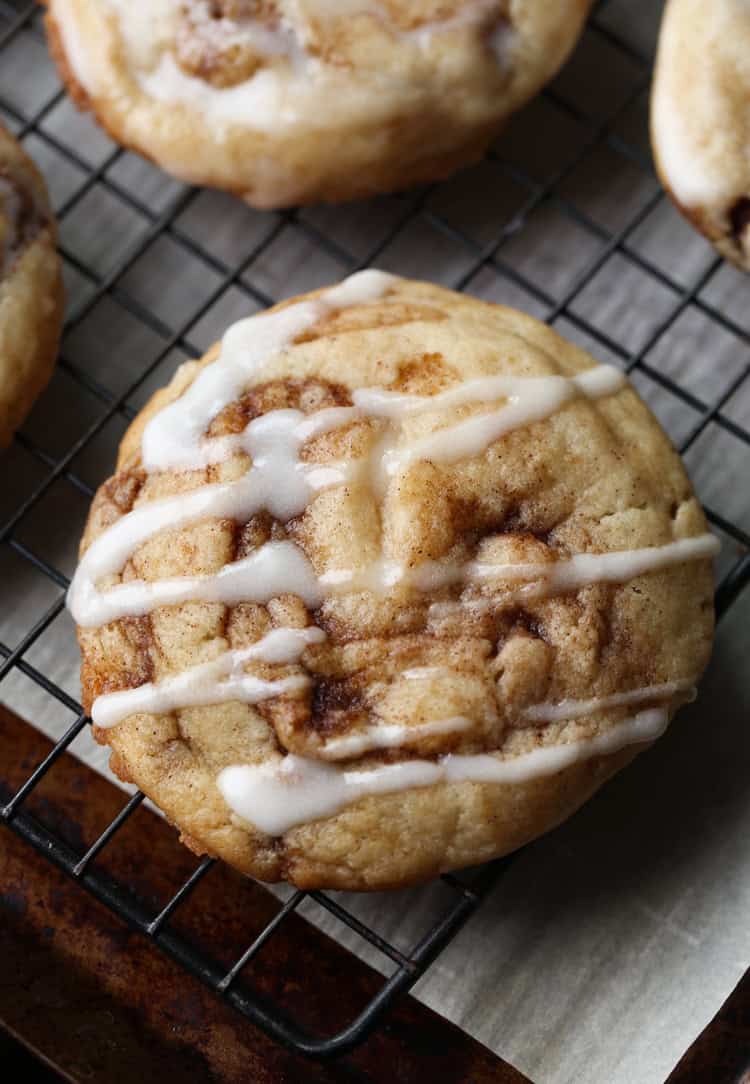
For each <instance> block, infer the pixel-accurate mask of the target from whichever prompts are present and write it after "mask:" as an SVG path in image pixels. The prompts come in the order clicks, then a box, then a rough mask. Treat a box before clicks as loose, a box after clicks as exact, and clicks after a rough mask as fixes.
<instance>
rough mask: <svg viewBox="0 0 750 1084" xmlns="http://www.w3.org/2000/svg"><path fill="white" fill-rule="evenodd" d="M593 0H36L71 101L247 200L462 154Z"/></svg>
mask: <svg viewBox="0 0 750 1084" xmlns="http://www.w3.org/2000/svg"><path fill="white" fill-rule="evenodd" d="M589 6H590V0H560V2H558V3H555V4H550V3H546V2H544V0H452V2H447V0H406V2H403V0H398V2H397V0H340V2H339V0H337V2H335V3H332V2H331V0H127V2H125V0H48V7H49V14H48V16H47V29H48V34H49V39H50V44H51V48H52V51H53V53H54V55H55V56H56V57H57V60H58V63H59V67H60V70H61V72H62V75H63V77H64V79H65V81H66V82H67V84H68V87H69V89H70V91H71V93H72V95H73V96H74V98H75V100H76V101H77V102H78V104H79V105H81V106H83V107H89V108H91V109H92V110H93V111H94V113H95V114H96V116H97V118H98V119H99V121H100V122H101V123H102V125H103V126H104V127H105V128H106V129H107V130H108V131H109V132H110V133H111V135H112V136H113V137H114V138H115V139H117V140H119V141H120V142H121V143H123V144H124V145H125V146H128V147H132V148H133V149H135V150H137V151H140V152H141V153H142V154H145V155H146V156H147V157H149V158H152V159H153V160H154V161H155V162H157V163H158V164H159V165H161V166H162V167H163V168H164V169H165V170H167V171H168V172H170V173H173V174H174V175H175V176H177V177H180V178H182V179H184V180H188V181H191V182H194V183H197V184H205V185H213V186H215V187H217V188H225V189H229V190H230V191H233V192H236V193H238V194H239V195H241V196H243V197H244V198H245V199H246V200H247V201H248V202H249V203H251V204H253V205H254V206H256V207H283V206H288V205H290V204H295V203H311V202H314V201H319V200H328V201H337V200H346V199H354V198H357V197H362V196H369V195H372V194H373V193H377V192H386V191H390V190H393V189H397V188H404V187H406V186H408V185H413V184H417V183H421V182H424V181H431V180H435V179H437V178H441V177H444V176H446V175H447V174H449V173H450V172H452V171H453V170H455V169H457V168H458V167H459V166H462V165H466V164H467V163H469V162H472V161H474V160H476V159H477V158H478V157H479V156H480V155H481V153H482V152H483V150H484V149H485V148H486V146H487V144H488V143H489V141H490V140H491V138H492V137H493V136H494V134H495V133H496V132H497V130H498V128H499V127H500V126H501V124H502V122H503V121H504V120H505V119H506V118H507V117H508V116H509V115H510V114H511V113H512V112H514V110H516V109H518V108H519V107H520V106H521V105H523V103H524V102H525V101H526V100H527V99H528V98H530V97H531V96H532V95H533V94H534V93H536V91H537V90H538V89H539V88H540V87H541V86H542V85H543V84H544V83H545V82H546V81H547V80H548V79H550V78H551V77H552V76H553V75H554V74H555V72H556V71H557V69H558V68H559V67H560V65H561V64H562V63H563V61H564V59H565V58H566V56H567V54H568V53H569V52H570V50H571V48H572V47H573V44H574V43H575V41H576V39H577V37H578V34H579V32H580V30H581V26H582V23H583V20H584V18H585V15H586V12H587V10H588V8H589Z"/></svg>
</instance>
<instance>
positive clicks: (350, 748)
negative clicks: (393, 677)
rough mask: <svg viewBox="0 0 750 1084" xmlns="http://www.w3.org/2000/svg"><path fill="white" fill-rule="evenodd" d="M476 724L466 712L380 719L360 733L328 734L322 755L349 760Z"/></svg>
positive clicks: (466, 728)
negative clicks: (419, 719)
mask: <svg viewBox="0 0 750 1084" xmlns="http://www.w3.org/2000/svg"><path fill="white" fill-rule="evenodd" d="M404 676H406V675H404ZM473 725H474V724H473V723H472V721H471V719H467V718H466V716H465V715H452V716H450V717H449V718H446V719H432V720H430V721H428V722H426V723H414V724H413V725H412V726H401V725H400V724H398V723H380V724H378V725H377V726H368V727H367V729H366V730H362V731H360V732H359V733H358V734H345V735H342V737H340V738H328V740H327V741H325V742H323V744H322V746H321V748H320V756H321V757H322V758H323V759H324V760H348V759H350V758H353V757H358V756H361V755H362V754H363V753H369V752H372V750H373V749H398V748H400V747H401V746H403V745H410V744H412V743H413V742H417V741H421V739H422V738H427V737H430V736H432V735H434V734H457V733H460V732H461V731H464V730H470V729H471V727H472V726H473Z"/></svg>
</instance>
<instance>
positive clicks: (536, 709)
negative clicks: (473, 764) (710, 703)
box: [522, 680, 695, 723]
mask: <svg viewBox="0 0 750 1084" xmlns="http://www.w3.org/2000/svg"><path fill="white" fill-rule="evenodd" d="M681 692H685V693H692V694H693V695H695V686H694V685H693V682H692V681H690V680H682V681H665V682H663V683H662V684H661V685H644V686H643V687H642V688H640V689H629V690H627V691H626V692H621V693H612V694H611V695H610V696H594V697H592V698H591V699H590V700H559V701H558V702H557V703H549V704H532V705H531V706H530V707H528V708H524V710H523V712H522V715H523V717H524V719H528V720H529V721H530V722H538V723H559V722H564V721H565V720H567V719H578V718H580V717H581V716H582V715H594V714H596V712H599V711H603V710H604V709H606V708H621V707H628V706H629V705H630V704H643V703H644V702H645V701H647V700H665V699H667V698H669V697H671V696H674V695H675V693H681Z"/></svg>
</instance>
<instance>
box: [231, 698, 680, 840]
mask: <svg viewBox="0 0 750 1084" xmlns="http://www.w3.org/2000/svg"><path fill="white" fill-rule="evenodd" d="M667 723H668V715H667V712H666V711H665V710H663V709H661V708H654V709H651V710H648V711H642V712H639V713H638V714H637V715H635V716H634V717H633V718H631V719H626V720H624V721H623V722H620V723H616V724H615V725H614V726H612V727H610V728H609V730H607V731H605V733H603V734H599V735H597V736H596V737H593V738H583V739H581V740H578V741H571V742H566V743H564V744H559V745H548V746H543V747H541V748H539V749H535V750H533V751H532V752H530V753H522V754H521V755H519V756H515V757H511V758H506V759H503V758H501V757H500V756H498V755H495V754H490V753H480V754H477V755H469V754H448V755H447V756H444V757H441V758H440V759H439V760H437V761H428V760H408V761H403V762H401V763H399V764H383V765H381V766H380V767H377V768H371V769H364V770H358V769H356V768H352V769H343V768H341V767H337V766H336V765H333V764H324V763H321V762H320V761H316V760H310V759H308V758H306V757H299V756H295V755H293V754H291V755H287V756H285V757H283V758H281V759H279V760H277V761H273V762H270V761H267V762H265V763H263V764H257V765H251V764H238V765H233V766H231V767H229V768H225V769H224V770H223V771H221V772H220V773H219V776H218V778H217V785H218V787H219V790H220V791H221V793H222V795H223V797H224V800H225V802H226V803H227V805H228V806H229V807H230V809H231V810H232V811H233V812H234V813H236V814H237V815H238V816H239V817H241V818H242V819H243V820H244V821H246V822H248V823H250V824H252V825H254V827H255V828H257V829H258V830H259V831H260V832H264V833H266V834H268V835H271V836H280V835H283V834H284V833H285V832H288V831H289V829H290V828H294V827H296V826H297V825H301V824H307V823H309V822H310V821H314V820H319V819H321V818H323V817H331V816H334V815H335V814H336V813H339V812H340V811H341V810H342V809H344V808H346V807H347V806H349V805H351V804H352V803H353V802H356V801H358V800H359V799H360V798H365V797H367V796H369V795H375V794H390V793H394V792H396V791H401V790H409V789H411V788H414V787H429V786H434V785H435V784H437V783H504V784H509V785H513V784H516V785H518V784H522V783H526V782H528V781H529V780H531V779H536V778H538V777H540V776H546V775H554V774H555V773H556V772H560V771H563V769H565V768H568V767H570V766H571V765H573V764H576V763H578V762H580V761H583V760H590V759H591V758H592V757H597V756H607V755H609V754H611V753H615V752H617V751H618V750H620V749H623V748H625V747H626V746H629V745H637V744H640V743H642V742H652V741H654V740H655V739H656V738H658V737H659V736H660V735H661V734H663V732H664V730H665V729H666V727H667Z"/></svg>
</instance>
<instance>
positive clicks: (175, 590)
mask: <svg viewBox="0 0 750 1084" xmlns="http://www.w3.org/2000/svg"><path fill="white" fill-rule="evenodd" d="M394 281H396V280H395V279H394V276H392V275H388V274H386V273H384V272H381V271H372V270H371V271H362V272H359V273H358V274H356V275H352V276H351V277H350V278H348V279H346V280H345V281H344V282H342V283H341V284H340V285H338V286H335V287H332V288H331V289H329V290H326V291H325V293H323V294H321V295H320V297H319V298H317V299H315V300H312V301H302V302H299V303H297V304H296V305H289V306H288V307H287V308H284V309H281V310H279V311H277V312H274V313H269V314H264V315H261V316H254V317H249V318H248V319H246V320H241V321H239V322H238V323H237V324H234V325H233V326H232V327H230V328H229V330H228V331H227V332H226V334H225V335H224V337H223V339H222V343H221V350H220V353H219V356H218V358H217V360H216V361H215V362H213V364H211V365H208V366H206V368H204V369H202V370H201V372H200V373H199V375H198V376H197V377H196V379H195V380H194V382H193V383H192V384H191V385H190V387H189V388H188V389H187V390H186V391H185V392H184V394H183V395H182V396H181V397H180V398H179V399H177V400H175V401H174V402H173V403H171V404H169V406H167V407H165V408H164V409H163V410H162V411H160V412H159V413H158V414H157V415H156V416H155V417H154V418H152V419H151V421H150V422H149V423H148V425H147V426H146V428H145V430H144V433H143V440H142V449H141V451H142V459H143V463H144V466H145V467H146V468H147V469H148V470H150V471H156V470H167V469H172V470H189V469H197V468H201V467H205V466H206V465H207V464H209V463H215V462H219V461H221V460H224V459H226V458H227V457H228V456H231V455H235V454H238V453H240V452H244V453H245V454H247V455H248V456H249V457H250V458H251V460H252V466H251V468H250V469H249V470H248V472H247V473H246V474H245V475H244V476H243V477H242V478H240V479H239V480H238V481H235V482H231V483H224V484H214V485H207V486H203V487H201V488H200V489H197V490H194V491H192V492H190V493H187V494H181V495H180V496H178V497H174V498H168V499H166V500H160V501H151V502H149V503H148V504H146V505H143V506H142V507H140V508H136V509H134V510H133V511H132V512H129V513H128V514H127V515H125V516H123V517H122V518H121V519H120V520H118V521H117V523H115V524H114V525H113V526H112V527H111V528H109V529H108V530H107V531H105V532H104V533H103V534H102V535H100V536H99V538H97V539H96V540H95V541H94V542H93V543H92V545H91V546H90V547H89V549H88V550H87V551H86V553H85V554H84V556H83V558H82V559H81V562H80V564H79V566H78V568H77V570H76V573H75V576H74V578H73V583H72V584H71V588H70V593H69V604H70V608H71V611H72V613H73V616H74V618H75V620H76V621H77V623H78V624H79V625H82V626H92V625H99V624H102V623H105V622H107V621H113V620H115V619H116V618H118V617H123V616H134V615H139V614H143V613H146V612H148V611H149V610H150V609H153V608H154V607H155V606H159V605H174V604H176V603H178V602H186V601H200V600H205V601H214V602H231V601H234V600H237V599H238V598H240V597H242V595H241V592H242V590H243V588H244V586H245V585H247V590H248V591H249V592H250V593H249V595H248V596H247V597H249V598H251V599H253V600H254V601H267V600H268V598H270V597H272V596H270V595H267V594H264V593H263V592H261V597H258V595H257V592H258V585H257V584H256V586H253V583H252V581H253V577H254V576H255V575H256V573H257V572H258V570H259V569H262V570H264V571H265V572H268V573H269V574H270V582H273V583H274V584H278V583H280V582H282V581H283V580H284V577H285V576H287V577H288V581H289V584H290V586H289V590H295V592H296V593H298V594H300V595H301V597H303V598H304V599H305V601H306V602H308V604H309V605H317V604H318V603H319V602H320V601H321V598H322V594H323V593H324V592H326V591H329V590H330V591H341V590H373V591H379V592H382V591H386V590H388V589H390V588H391V587H394V586H396V585H397V584H402V585H405V586H413V587H414V588H416V589H417V590H421V591H428V590H433V589H435V588H437V587H439V586H444V585H447V584H450V583H457V582H460V581H462V580H467V581H470V580H472V579H474V578H482V575H483V573H482V570H481V567H480V566H477V569H478V570H477V571H475V569H474V566H473V565H472V564H469V565H466V566H450V565H445V564H440V563H436V562H428V563H425V564H424V565H422V566H420V567H417V568H414V569H408V570H407V569H405V568H403V567H402V566H400V565H398V564H396V563H394V562H390V561H387V560H382V559H381V560H380V561H377V562H375V563H374V564H373V565H372V566H370V568H368V569H365V570H361V571H357V572H355V571H350V570H329V571H328V572H327V573H325V574H323V575H322V576H321V577H320V578H319V579H318V578H316V576H315V573H314V571H313V569H312V567H311V566H310V564H309V562H308V561H307V559H306V558H305V556H304V554H303V553H302V552H301V551H300V550H297V549H296V547H293V546H292V544H291V543H289V544H286V543H285V544H279V543H269V544H267V545H266V546H263V547H260V549H259V550H257V551H256V553H255V554H253V555H252V556H251V557H249V558H246V559H245V560H244V561H240V562H235V563H234V564H230V565H227V566H226V567H225V568H223V569H222V570H221V572H219V573H217V574H216V575H214V576H202V577H184V578H181V579H177V580H162V581H157V582H155V583H144V582H143V581H140V580H131V581H129V582H128V583H127V584H119V585H117V586H116V587H114V588H111V589H109V590H108V591H104V592H103V591H99V590H98V589H97V588H96V581H97V580H98V579H99V578H100V577H102V576H106V575H110V574H113V573H115V572H118V571H119V570H120V569H121V568H122V566H123V565H124V563H125V562H126V561H127V559H128V558H129V557H130V555H131V554H132V553H133V552H134V550H135V549H136V548H137V546H139V545H140V544H142V543H143V542H145V541H147V539H149V538H151V537H152V536H153V535H155V534H156V533H158V532H159V531H161V530H164V529H167V528H171V529H177V528H180V527H185V526H187V525H188V524H191V523H195V522H198V521H199V520H201V519H206V518H208V517H215V518H225V517H226V518H233V519H235V520H238V521H240V522H246V521H247V520H248V519H249V518H250V517H251V516H252V515H254V514H255V513H256V512H258V511H260V510H261V509H267V510H268V511H270V512H271V514H272V515H274V516H275V517H276V518H278V519H279V520H282V521H286V520H288V519H290V518H292V517H293V516H296V515H299V514H301V513H302V512H303V511H304V510H305V508H306V507H307V505H308V504H309V502H310V500H311V499H312V497H313V496H314V494H315V493H316V492H317V491H319V490H320V489H323V488H326V487H328V486H331V485H337V484H342V483H344V482H346V481H348V480H350V479H352V478H353V477H355V476H356V471H357V466H358V465H357V464H309V463H302V462H300V459H299V455H300V450H301V448H302V445H303V444H304V442H305V441H306V440H308V439H310V438H312V437H314V436H317V435H320V434H322V433H324V432H327V431H329V430H331V429H335V428H338V427H340V426H343V425H347V424H349V423H351V422H352V421H354V420H356V419H357V418H361V417H366V416H373V417H385V418H387V419H391V420H394V419H395V420H398V419H399V418H401V417H405V416H408V415H409V414H414V413H420V412H425V411H427V410H433V411H435V410H437V411H441V410H446V409H450V408H452V407H454V406H457V405H462V404H467V403H473V402H478V401H479V402H483V401H486V400H487V399H488V398H489V397H491V396H495V397H496V398H497V397H500V396H505V397H507V398H509V400H510V402H509V403H508V405H506V406H503V407H500V408H499V409H498V410H497V411H494V412H492V413H490V414H481V415H479V416H478V417H474V418H470V419H468V420H467V421H464V422H460V423H458V425H455V426H448V427H446V428H443V429H440V430H438V431H437V432H436V433H434V434H431V435H430V436H429V437H426V438H423V439H422V441H417V442H415V443H414V444H413V445H412V446H410V447H407V448H406V449H396V448H393V447H392V446H390V444H389V442H388V441H385V442H384V443H382V442H381V444H378V446H377V448H376V452H377V454H378V455H379V461H378V462H377V463H376V464H375V467H374V469H373V471H372V472H371V473H374V474H376V475H378V474H382V473H383V472H384V471H385V472H391V473H392V472H395V471H396V470H401V469H404V468H405V467H406V466H408V464H409V462H412V461H414V460H415V459H417V458H421V457H424V456H427V455H429V456H430V458H434V459H438V460H443V461H454V460H455V459H456V458H457V457H458V456H457V451H459V452H460V455H461V456H469V455H474V454H477V453H478V452H480V451H482V450H483V449H484V448H486V447H487V446H488V444H490V443H492V442H493V441H495V440H497V439H499V437H500V436H502V435H503V434H504V433H506V432H508V431H509V430H510V429H512V428H518V427H520V426H523V425H527V424H529V423H531V422H533V421H538V420H541V419H542V418H543V417H546V416H548V415H549V414H551V413H554V411H556V410H558V409H559V408H560V407H561V406H562V405H563V404H564V403H565V402H567V401H568V400H570V399H571V398H572V397H574V396H576V395H580V394H583V395H585V396H587V397H590V398H594V397H598V396H602V395H609V394H612V393H613V392H615V391H617V390H618V389H619V388H620V387H622V386H623V384H624V377H623V375H622V373H621V372H619V370H617V369H615V368H613V367H611V366H597V367H595V368H593V369H590V370H588V371H586V372H584V373H582V374H578V375H577V376H575V377H572V378H565V377H558V376H551V377H483V378H479V379H476V380H471V381H467V382H466V383H465V384H463V385H459V386H458V387H457V388H452V389H449V390H448V391H446V392H443V393H441V394H440V395H437V396H435V397H434V398H433V399H430V398H429V397H426V396H404V395H399V394H397V395H394V394H392V393H391V394H389V393H388V392H384V391H382V389H377V388H362V389H359V390H358V391H357V392H355V394H354V401H355V406H354V407H334V408H329V409H325V410H321V411H318V412H317V413H314V414H312V415H308V416H305V415H303V414H301V413H300V412H299V411H296V410H276V411H271V412H269V413H268V414H265V415H263V416H261V417H260V418H256V419H254V420H253V421H252V422H250V423H249V425H248V426H247V427H246V428H245V430H244V431H243V432H242V433H238V434H232V435H229V436H220V437H213V438H209V437H206V436H205V435H204V434H205V432H206V430H207V429H208V427H209V425H210V423H211V421H212V419H213V418H214V417H216V415H217V414H218V413H220V412H221V411H222V410H223V409H224V408H225V407H226V406H227V405H228V404H230V403H231V402H232V401H233V400H235V399H236V398H237V397H238V396H239V395H240V394H241V393H242V391H243V390H244V388H245V387H246V386H247V385H248V384H249V383H250V382H252V381H253V380H256V381H257V380H258V379H259V378H260V377H261V374H262V372H263V369H264V367H265V366H267V364H268V363H269V361H270V360H272V359H273V358H275V357H277V356H278V354H279V353H281V352H282V351H283V350H284V349H286V348H287V347H288V346H289V345H290V344H291V343H292V342H293V341H294V339H295V338H296V337H297V336H298V335H300V334H301V333H302V332H304V331H306V330H308V329H309V328H310V327H311V326H312V325H313V324H315V323H316V322H317V321H318V320H320V319H321V317H323V316H324V315H325V314H327V313H329V312H332V311H335V310H337V309H341V308H345V307H347V306H350V305H356V304H363V303H366V302H368V301H374V300H377V299H378V298H380V297H381V296H382V295H383V294H384V293H386V292H387V291H388V290H389V289H390V288H391V287H392V285H393V284H394ZM399 457H400V458H399Z"/></svg>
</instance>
